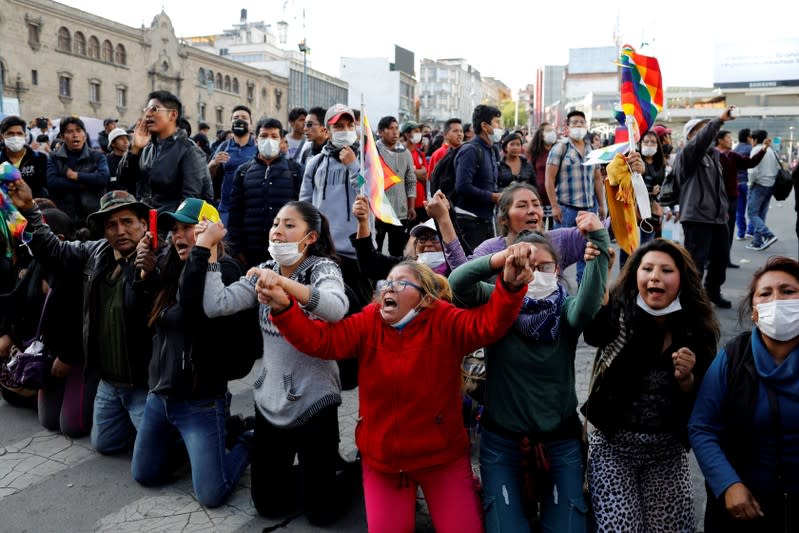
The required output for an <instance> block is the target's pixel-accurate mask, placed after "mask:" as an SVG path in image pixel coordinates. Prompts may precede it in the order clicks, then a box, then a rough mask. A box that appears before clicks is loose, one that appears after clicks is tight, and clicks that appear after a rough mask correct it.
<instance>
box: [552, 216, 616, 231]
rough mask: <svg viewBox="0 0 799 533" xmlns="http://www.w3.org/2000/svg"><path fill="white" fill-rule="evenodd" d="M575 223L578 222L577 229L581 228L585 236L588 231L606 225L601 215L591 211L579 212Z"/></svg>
mask: <svg viewBox="0 0 799 533" xmlns="http://www.w3.org/2000/svg"><path fill="white" fill-rule="evenodd" d="M553 213H554V211H553ZM575 223H576V224H577V229H579V230H580V233H582V234H583V235H584V236H588V233H589V232H591V231H596V230H599V229H602V228H603V227H604V226H603V225H602V222H601V221H600V220H599V217H598V216H597V215H596V214H595V213H592V212H590V211H580V212H578V213H577V218H576V219H575Z"/></svg>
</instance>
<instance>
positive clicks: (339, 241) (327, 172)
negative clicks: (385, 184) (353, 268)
mask: <svg viewBox="0 0 799 533" xmlns="http://www.w3.org/2000/svg"><path fill="white" fill-rule="evenodd" d="M353 148H354V149H355V152H356V155H357V152H358V150H357V147H353ZM360 173H361V165H360V162H359V161H358V158H357V157H356V158H355V161H353V162H352V163H350V164H349V165H346V166H345V165H344V164H343V163H342V162H341V161H340V160H339V159H338V149H337V148H336V147H335V146H333V145H332V144H331V143H327V144H326V145H325V147H324V148H322V153H321V154H319V155H316V156H314V157H313V159H311V160H310V161H309V162H308V164H307V166H306V167H305V174H304V175H303V179H302V187H301V188H300V201H303V202H310V203H311V204H313V205H314V207H316V208H317V209H319V210H320V211H321V212H322V213H324V214H325V216H326V217H327V220H328V222H329V223H330V233H331V235H332V236H333V244H334V245H335V246H336V253H337V254H338V255H340V256H344V257H349V258H350V259H356V254H355V248H353V247H352V243H350V234H352V233H355V231H356V230H357V229H358V221H357V220H356V218H355V216H354V215H353V214H352V202H354V201H355V196H356V195H357V194H358V187H359V183H358V181H359V178H358V177H359V175H360Z"/></svg>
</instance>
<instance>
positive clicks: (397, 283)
mask: <svg viewBox="0 0 799 533" xmlns="http://www.w3.org/2000/svg"><path fill="white" fill-rule="evenodd" d="M407 287H413V288H414V289H416V290H417V291H419V292H421V293H422V294H424V289H422V288H421V287H420V286H419V285H417V284H415V283H411V282H410V281H405V280H404V279H381V280H380V281H378V282H377V292H383V291H394V292H402V291H404V290H405V289H406V288H407Z"/></svg>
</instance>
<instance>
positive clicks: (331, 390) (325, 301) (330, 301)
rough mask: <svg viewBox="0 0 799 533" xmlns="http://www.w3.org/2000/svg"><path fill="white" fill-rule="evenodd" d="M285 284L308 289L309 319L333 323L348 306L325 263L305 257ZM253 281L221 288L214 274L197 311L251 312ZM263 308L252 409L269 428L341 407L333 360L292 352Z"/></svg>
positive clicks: (337, 274)
mask: <svg viewBox="0 0 799 533" xmlns="http://www.w3.org/2000/svg"><path fill="white" fill-rule="evenodd" d="M260 268H264V269H267V268H268V269H271V270H274V271H276V272H279V268H278V265H277V263H275V262H274V261H267V262H266V263H262V264H261V265H260ZM291 279H293V280H294V281H298V282H300V283H304V284H308V285H310V286H311V298H310V300H309V302H308V305H306V306H301V307H302V308H303V310H304V311H305V313H306V314H308V315H309V316H311V318H315V319H321V320H326V321H328V322H338V321H339V320H341V319H342V318H343V317H344V315H345V314H346V312H347V308H348V307H349V304H348V300H347V296H346V294H345V292H344V282H343V280H342V277H341V270H339V268H338V265H336V264H335V263H334V262H333V261H331V260H330V259H326V258H322V257H314V256H310V257H306V258H305V260H304V261H303V262H302V263H301V264H300V266H299V267H298V268H297V270H296V271H295V272H294V273H293V274H292V275H291ZM256 305H258V299H257V297H256V294H255V279H248V278H244V277H243V278H241V279H240V280H239V281H237V282H236V283H233V284H231V285H228V286H227V287H225V285H224V283H222V277H221V274H220V273H219V272H208V273H207V274H206V279H205V293H204V295H203V310H204V311H205V314H206V315H207V316H208V317H209V318H213V317H217V316H226V315H230V314H234V313H236V312H238V311H241V310H244V309H248V308H251V307H255V306H256ZM269 310H270V308H269V306H267V305H261V306H260V312H259V316H260V325H261V332H262V334H263V339H264V357H262V358H261V359H259V360H258V361H256V363H255V372H256V375H257V376H258V377H257V378H256V381H255V383H254V384H253V387H254V389H255V405H256V407H257V409H258V411H259V412H260V413H261V415H263V417H264V418H266V420H268V421H269V423H270V424H273V425H275V426H278V427H289V428H290V427H298V426H302V425H304V424H305V423H307V422H308V420H310V419H311V418H312V417H313V416H314V415H315V414H317V413H318V412H319V411H320V410H322V409H324V408H325V407H329V406H332V405H340V404H341V380H340V379H339V374H338V366H337V365H336V362H335V361H324V360H322V359H317V358H315V357H310V356H308V355H305V354H304V353H302V352H300V351H298V350H297V349H295V348H294V347H293V346H292V345H291V344H289V343H288V341H286V339H284V338H283V336H282V335H281V334H280V331H278V329H277V328H276V327H275V326H274V325H273V324H272V321H271V320H269Z"/></svg>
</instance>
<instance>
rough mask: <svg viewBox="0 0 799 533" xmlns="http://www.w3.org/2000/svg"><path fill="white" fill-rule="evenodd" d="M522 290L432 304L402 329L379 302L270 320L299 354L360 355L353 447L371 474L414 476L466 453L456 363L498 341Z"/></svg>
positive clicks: (291, 312)
mask: <svg viewBox="0 0 799 533" xmlns="http://www.w3.org/2000/svg"><path fill="white" fill-rule="evenodd" d="M525 294H526V291H525V290H519V291H516V292H513V293H512V292H509V291H508V290H507V289H506V288H505V287H504V285H503V284H502V282H501V281H499V280H498V281H497V290H495V291H494V292H493V293H492V295H491V298H490V299H489V301H488V302H487V303H486V304H485V305H482V306H480V307H476V308H473V309H458V308H456V307H454V306H453V305H452V304H449V303H447V302H443V301H437V302H436V303H434V304H432V305H431V306H430V307H428V308H426V309H424V310H423V311H422V312H421V313H419V315H418V316H417V317H416V318H414V319H413V320H412V321H411V322H410V323H409V324H408V325H407V326H405V328H404V329H402V330H397V329H395V328H393V327H391V326H390V325H388V324H386V323H385V322H384V321H383V318H382V317H381V316H380V308H379V305H378V304H375V303H373V304H370V305H368V306H367V307H365V308H364V309H363V311H361V312H360V313H357V314H355V315H352V316H350V317H348V318H345V319H344V320H342V321H341V322H337V323H335V324H331V323H327V322H323V321H321V320H310V319H308V318H307V317H306V316H305V314H304V313H303V312H302V310H301V309H300V307H299V306H298V305H296V303H294V304H292V306H291V307H289V308H288V309H287V310H286V311H285V312H283V313H278V314H277V315H272V322H273V323H274V324H275V325H276V326H277V327H278V329H279V330H280V332H281V333H282V334H283V336H284V337H285V338H286V339H287V340H288V341H289V342H291V344H293V345H294V346H295V347H296V348H297V349H298V350H300V351H301V352H303V353H306V354H308V355H312V356H315V357H321V358H324V359H345V358H348V357H359V358H360V362H359V372H358V384H359V386H360V392H359V402H360V405H359V410H360V417H359V421H358V426H357V427H356V429H355V441H356V444H357V445H358V449H359V450H360V452H361V456H362V457H363V460H364V461H366V463H367V464H368V465H369V466H370V467H371V468H374V469H375V470H378V471H381V472H387V473H395V472H403V471H413V470H417V469H421V468H428V467H432V466H436V465H441V464H446V463H448V462H451V461H453V460H455V459H456V458H458V457H460V456H462V455H463V454H468V453H469V439H468V438H467V435H466V431H465V430H464V428H463V416H462V414H461V405H462V397H461V376H460V371H459V368H460V362H461V359H462V358H463V356H464V355H465V354H467V353H469V352H471V351H473V350H476V349H477V348H479V347H481V346H487V345H489V344H493V343H494V342H496V341H498V340H499V339H500V338H501V337H502V336H503V335H504V334H505V333H506V332H507V331H508V329H509V328H510V327H511V325H512V324H513V321H514V320H515V318H516V316H517V315H518V314H519V308H520V307H521V302H522V299H523V298H524V296H525Z"/></svg>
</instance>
